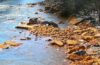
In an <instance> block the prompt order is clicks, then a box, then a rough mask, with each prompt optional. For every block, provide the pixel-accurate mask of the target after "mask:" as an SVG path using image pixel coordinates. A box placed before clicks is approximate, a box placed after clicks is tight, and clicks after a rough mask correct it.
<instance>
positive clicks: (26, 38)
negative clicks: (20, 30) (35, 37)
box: [20, 37, 31, 40]
mask: <svg viewBox="0 0 100 65" xmlns="http://www.w3.org/2000/svg"><path fill="white" fill-rule="evenodd" d="M20 40H31V38H30V37H25V38H21V39H20Z"/></svg>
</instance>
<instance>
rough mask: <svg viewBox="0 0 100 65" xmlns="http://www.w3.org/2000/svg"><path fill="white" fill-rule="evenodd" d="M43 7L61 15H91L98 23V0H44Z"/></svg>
mask: <svg viewBox="0 0 100 65" xmlns="http://www.w3.org/2000/svg"><path fill="white" fill-rule="evenodd" d="M45 3H46V5H45V9H46V10H47V11H50V12H52V13H57V14H58V15H63V16H68V17H69V16H71V15H78V16H82V17H83V16H91V17H93V18H94V19H95V20H96V21H97V22H96V24H99V25H100V22H99V21H100V0H45Z"/></svg>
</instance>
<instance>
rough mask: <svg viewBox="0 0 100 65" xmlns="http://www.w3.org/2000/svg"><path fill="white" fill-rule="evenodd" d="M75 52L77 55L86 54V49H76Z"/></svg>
mask: <svg viewBox="0 0 100 65" xmlns="http://www.w3.org/2000/svg"><path fill="white" fill-rule="evenodd" d="M75 54H77V55H85V54H86V51H83V50H81V51H76V52H75Z"/></svg>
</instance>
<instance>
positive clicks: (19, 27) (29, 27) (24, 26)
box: [16, 25, 33, 30]
mask: <svg viewBox="0 0 100 65" xmlns="http://www.w3.org/2000/svg"><path fill="white" fill-rule="evenodd" d="M16 28H18V29H25V30H29V29H32V28H33V26H29V25H18V26H16Z"/></svg>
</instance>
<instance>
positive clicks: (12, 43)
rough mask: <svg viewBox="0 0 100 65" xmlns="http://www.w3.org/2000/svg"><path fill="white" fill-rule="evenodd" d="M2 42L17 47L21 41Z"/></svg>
mask: <svg viewBox="0 0 100 65" xmlns="http://www.w3.org/2000/svg"><path fill="white" fill-rule="evenodd" d="M4 44H5V45H9V46H13V47H17V46H20V45H21V44H22V43H17V42H14V41H6V42H4Z"/></svg>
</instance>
